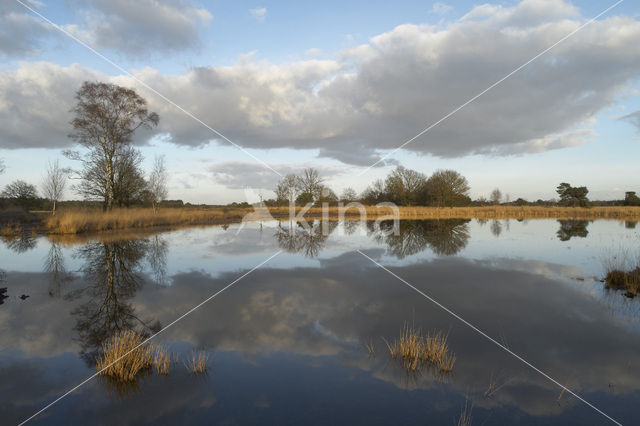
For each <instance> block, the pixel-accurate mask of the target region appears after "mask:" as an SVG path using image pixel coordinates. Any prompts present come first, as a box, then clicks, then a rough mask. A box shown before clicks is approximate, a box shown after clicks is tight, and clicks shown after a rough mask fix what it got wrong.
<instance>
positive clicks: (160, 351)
mask: <svg viewBox="0 0 640 426" xmlns="http://www.w3.org/2000/svg"><path fill="white" fill-rule="evenodd" d="M153 366H154V367H155V368H156V372H157V373H158V374H164V375H167V374H169V367H170V366H171V357H170V356H169V353H168V352H167V350H166V349H164V348H156V350H155V353H154V355H153Z"/></svg>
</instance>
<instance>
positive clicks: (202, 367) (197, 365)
mask: <svg viewBox="0 0 640 426" xmlns="http://www.w3.org/2000/svg"><path fill="white" fill-rule="evenodd" d="M208 362H209V354H208V353H206V352H197V353H196V352H194V353H193V354H191V358H190V359H189V360H188V361H187V362H186V363H185V365H186V366H187V368H188V369H189V371H191V372H192V373H193V374H198V373H205V372H206V371H207V363H208Z"/></svg>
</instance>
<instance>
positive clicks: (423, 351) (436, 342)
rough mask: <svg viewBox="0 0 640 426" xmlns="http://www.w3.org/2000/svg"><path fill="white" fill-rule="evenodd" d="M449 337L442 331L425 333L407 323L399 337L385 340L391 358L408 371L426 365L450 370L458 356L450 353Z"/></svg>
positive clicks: (442, 370) (419, 368)
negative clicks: (390, 340)
mask: <svg viewBox="0 0 640 426" xmlns="http://www.w3.org/2000/svg"><path fill="white" fill-rule="evenodd" d="M447 337H448V336H447V335H446V334H444V333H442V332H437V333H435V334H433V335H432V334H429V333H427V334H423V333H422V331H421V330H420V329H417V328H415V327H409V325H408V324H405V326H404V327H403V328H402V330H401V331H400V337H399V338H397V339H396V340H394V341H393V342H391V343H390V342H388V341H386V340H385V342H386V344H387V348H388V349H389V354H390V355H391V358H393V359H396V360H398V361H399V362H400V364H401V365H402V367H403V368H404V369H405V370H406V371H407V372H417V371H419V370H421V369H422V368H423V367H424V366H426V365H431V366H436V367H437V368H438V369H439V370H440V371H441V372H450V371H452V370H453V366H454V364H455V362H456V358H455V356H454V355H452V354H450V353H449V344H448V342H447Z"/></svg>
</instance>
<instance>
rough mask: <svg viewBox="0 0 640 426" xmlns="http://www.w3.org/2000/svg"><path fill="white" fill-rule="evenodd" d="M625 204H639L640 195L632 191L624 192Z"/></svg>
mask: <svg viewBox="0 0 640 426" xmlns="http://www.w3.org/2000/svg"><path fill="white" fill-rule="evenodd" d="M624 205H625V206H640V197H638V196H637V195H636V193H635V192H634V191H629V192H625V194H624Z"/></svg>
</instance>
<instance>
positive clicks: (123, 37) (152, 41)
mask: <svg viewBox="0 0 640 426" xmlns="http://www.w3.org/2000/svg"><path fill="white" fill-rule="evenodd" d="M80 14H81V15H82V18H83V19H82V24H80V26H79V28H77V29H76V32H80V33H81V34H82V35H84V36H85V37H86V38H87V39H88V40H89V41H90V42H91V43H92V44H93V45H94V46H96V47H101V48H112V49H115V50H117V51H118V52H122V53H124V54H127V55H132V56H133V55H135V56H137V57H140V55H144V54H145V53H146V52H149V51H162V52H167V51H179V50H182V49H185V48H187V49H188V48H193V47H199V45H200V36H199V30H200V28H201V27H202V26H204V25H207V24H208V23H209V22H210V21H211V20H212V19H213V16H212V15H211V13H209V11H208V10H206V9H203V8H198V7H195V6H193V5H191V4H190V3H188V2H186V1H184V0H169V1H164V2H157V1H155V0H141V1H134V2H132V1H127V0H89V1H88V2H87V7H86V8H84V9H82V10H81V12H80ZM73 28H75V27H72V28H71V29H73Z"/></svg>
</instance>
